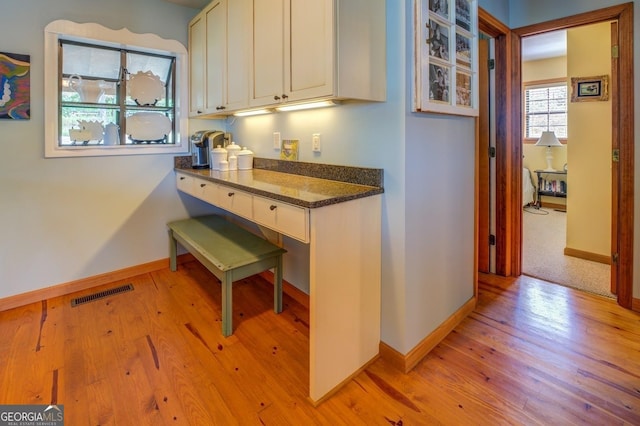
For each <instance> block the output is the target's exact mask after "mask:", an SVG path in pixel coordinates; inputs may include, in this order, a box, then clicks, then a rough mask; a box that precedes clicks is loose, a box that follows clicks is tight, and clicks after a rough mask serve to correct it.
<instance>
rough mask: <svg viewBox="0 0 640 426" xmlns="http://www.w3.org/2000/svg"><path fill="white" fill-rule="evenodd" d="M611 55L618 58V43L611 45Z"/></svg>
mask: <svg viewBox="0 0 640 426" xmlns="http://www.w3.org/2000/svg"><path fill="white" fill-rule="evenodd" d="M611 57H612V58H618V45H617V44H616V45H615V46H611Z"/></svg>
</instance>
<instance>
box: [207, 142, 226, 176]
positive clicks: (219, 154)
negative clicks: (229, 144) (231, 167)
mask: <svg viewBox="0 0 640 426" xmlns="http://www.w3.org/2000/svg"><path fill="white" fill-rule="evenodd" d="M221 161H227V150H226V149H224V148H223V147H222V146H220V145H218V146H217V147H215V148H213V149H212V150H211V168H212V169H213V170H220V162H221Z"/></svg>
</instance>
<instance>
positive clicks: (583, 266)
mask: <svg viewBox="0 0 640 426" xmlns="http://www.w3.org/2000/svg"><path fill="white" fill-rule="evenodd" d="M547 213H548V214H547ZM522 224H523V225H522V229H523V231H522V232H523V239H522V272H523V273H524V274H525V275H530V276H532V277H536V278H540V279H543V280H545V281H550V282H554V283H558V284H562V285H565V286H568V287H574V288H578V289H581V290H584V291H588V292H590V293H595V294H599V295H602V296H606V297H612V298H615V295H613V294H612V293H611V292H610V291H609V290H610V280H611V267H610V266H609V265H605V264H603V263H598V262H592V261H589V260H584V259H578V258H576V257H572V256H565V255H564V248H565V242H566V240H565V238H566V228H567V216H566V213H564V212H558V211H555V210H553V209H549V208H543V209H540V210H537V209H534V208H532V207H525V209H524V210H523V212H522ZM550 253H552V254H550Z"/></svg>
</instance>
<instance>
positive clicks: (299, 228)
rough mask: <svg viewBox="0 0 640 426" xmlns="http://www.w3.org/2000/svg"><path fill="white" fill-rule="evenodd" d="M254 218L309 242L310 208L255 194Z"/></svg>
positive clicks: (265, 224)
mask: <svg viewBox="0 0 640 426" xmlns="http://www.w3.org/2000/svg"><path fill="white" fill-rule="evenodd" d="M253 220H254V222H256V223H259V224H261V225H264V226H266V227H267V228H271V229H273V230H274V231H278V232H280V233H282V234H285V235H288V236H289V237H292V238H295V239H296V240H300V241H302V242H304V243H308V242H309V210H308V209H305V208H303V207H298V206H294V205H291V204H287V203H282V202H279V201H274V200H270V199H268V198H263V197H259V196H255V195H254V197H253Z"/></svg>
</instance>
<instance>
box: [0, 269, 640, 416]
mask: <svg viewBox="0 0 640 426" xmlns="http://www.w3.org/2000/svg"><path fill="white" fill-rule="evenodd" d="M480 278H481V283H480V285H479V292H480V294H479V303H478V306H477V309H476V310H475V311H474V312H473V313H472V314H471V315H470V316H469V317H468V318H467V319H465V320H464V321H463V322H462V323H461V324H460V325H459V326H458V327H457V328H456V329H455V331H454V332H452V333H451V334H450V335H449V336H448V337H447V338H446V339H445V340H444V341H443V342H441V344H439V345H438V346H437V347H436V348H435V349H434V350H433V351H432V352H431V353H430V354H429V355H428V356H427V357H426V358H425V359H424V360H423V361H422V362H420V363H419V364H418V365H417V366H416V368H415V369H414V370H413V371H412V372H411V373H409V374H401V373H400V372H398V371H397V370H394V369H393V368H392V367H390V366H389V365H388V364H387V363H386V362H385V361H384V360H383V359H379V360H378V361H376V362H375V363H373V364H372V365H371V366H370V367H369V368H368V369H367V370H365V371H364V372H363V373H361V374H360V375H358V376H357V377H356V378H355V379H354V380H352V381H351V382H349V383H348V384H347V385H346V386H344V387H343V388H342V389H341V390H340V391H339V392H338V393H337V394H335V395H334V396H333V397H332V398H330V399H329V400H327V401H326V402H324V403H323V404H321V405H320V406H319V407H317V408H314V407H313V406H312V405H311V404H310V403H309V402H308V400H307V398H306V396H307V391H308V389H307V387H308V384H307V382H308V367H307V365H308V344H309V341H308V311H307V310H306V309H305V308H303V307H302V306H301V305H300V304H298V303H297V302H295V301H293V300H292V299H291V298H289V297H287V296H285V307H284V311H283V313H282V314H280V315H276V314H275V313H274V312H273V310H272V297H273V296H272V289H271V288H270V287H271V286H270V284H268V283H267V282H266V281H265V280H264V279H262V278H261V277H258V276H256V277H251V278H249V279H246V280H243V281H242V282H239V283H236V284H235V285H234V329H235V331H234V334H233V335H232V336H230V337H229V338H224V337H223V336H222V334H221V330H220V286H219V284H218V283H217V281H216V280H215V278H214V277H213V276H212V275H211V274H210V273H209V272H208V271H206V269H204V268H203V267H202V266H200V265H199V264H198V263H197V262H188V263H186V264H183V265H181V266H180V267H179V270H178V272H175V273H172V272H170V271H169V270H168V269H166V270H160V271H157V272H153V273H148V274H143V275H140V276H138V277H136V278H134V279H130V280H127V281H124V282H114V283H113V284H111V285H108V286H104V287H102V288H100V289H107V288H112V287H115V286H118V285H122V284H124V283H132V284H133V285H134V287H135V290H134V291H132V292H129V293H124V294H119V295H115V296H111V297H108V298H105V299H101V300H97V301H94V302H91V303H87V304H84V305H80V306H77V307H73V308H72V307H71V306H70V300H71V299H72V297H78V296H81V295H84V294H88V293H90V292H83V293H78V294H74V295H70V296H64V297H58V298H54V299H50V300H46V301H43V302H41V303H36V304H31V305H28V306H24V307H21V308H16V309H12V310H8V311H4V312H0V336H2V338H1V340H0V404H34V403H37V404H49V403H54V404H55V403H57V404H64V407H65V415H66V423H65V424H67V425H70V426H76V425H106V424H114V425H115V424H117V425H233V424H240V425H287V424H291V425H308V424H319V425H358V424H361V425H387V426H388V425H430V424H447V425H498V424H540V425H552V424H553V425H565V424H593V425H614V424H640V315H638V314H637V313H633V312H630V311H627V310H624V309H622V308H620V307H619V306H617V305H616V304H615V302H613V301H612V300H609V299H606V298H602V297H599V296H592V295H589V294H586V293H581V292H578V291H576V290H572V289H569V288H566V287H561V286H556V285H550V284H547V283H544V282H542V281H538V280H535V279H532V278H528V277H521V278H519V279H517V280H514V279H506V278H500V277H495V276H489V275H481V276H480Z"/></svg>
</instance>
